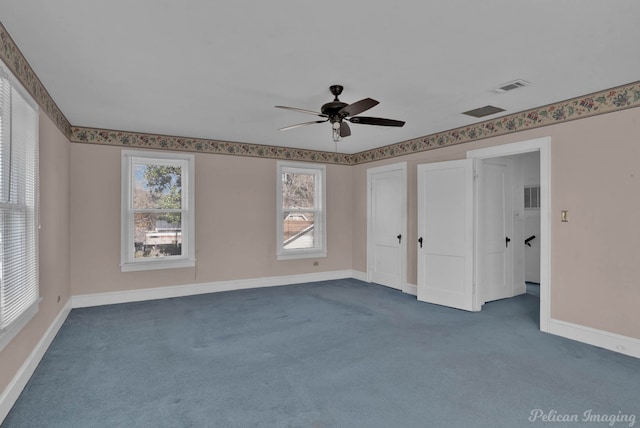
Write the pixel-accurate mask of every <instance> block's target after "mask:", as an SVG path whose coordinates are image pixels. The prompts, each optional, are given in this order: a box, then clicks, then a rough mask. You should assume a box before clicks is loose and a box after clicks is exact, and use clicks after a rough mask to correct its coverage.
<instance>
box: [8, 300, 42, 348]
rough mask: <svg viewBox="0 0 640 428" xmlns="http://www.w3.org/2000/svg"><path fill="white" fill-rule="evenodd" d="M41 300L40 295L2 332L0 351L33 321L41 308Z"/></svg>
mask: <svg viewBox="0 0 640 428" xmlns="http://www.w3.org/2000/svg"><path fill="white" fill-rule="evenodd" d="M40 301H42V298H41V297H39V298H38V300H36V302H35V303H34V304H33V305H31V307H29V309H27V310H26V311H24V313H23V314H22V315H20V317H19V318H18V319H16V320H15V321H14V322H13V324H10V325H9V327H8V328H7V329H6V330H5V331H3V332H1V333H0V351H2V350H3V349H4V347H5V346H7V345H8V344H9V342H11V340H13V338H14V337H16V336H17V335H18V333H20V331H21V330H22V329H23V328H24V327H25V326H26V325H27V324H28V323H29V321H31V319H32V318H33V317H34V316H35V315H36V314H37V313H38V309H40Z"/></svg>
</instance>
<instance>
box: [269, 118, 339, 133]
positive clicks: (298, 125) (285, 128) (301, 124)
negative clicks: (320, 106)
mask: <svg viewBox="0 0 640 428" xmlns="http://www.w3.org/2000/svg"><path fill="white" fill-rule="evenodd" d="M328 120H329V119H327V120H314V121H313V122H305V123H298V124H297V125H291V126H285V127H284V128H280V129H278V131H287V130H289V129H293V128H299V127H301V126H307V125H313V124H314V123H325V122H327V121H328Z"/></svg>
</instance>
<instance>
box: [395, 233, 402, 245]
mask: <svg viewBox="0 0 640 428" xmlns="http://www.w3.org/2000/svg"><path fill="white" fill-rule="evenodd" d="M396 238H398V244H399V243H401V242H402V235H401V234H400V235H398V236H396Z"/></svg>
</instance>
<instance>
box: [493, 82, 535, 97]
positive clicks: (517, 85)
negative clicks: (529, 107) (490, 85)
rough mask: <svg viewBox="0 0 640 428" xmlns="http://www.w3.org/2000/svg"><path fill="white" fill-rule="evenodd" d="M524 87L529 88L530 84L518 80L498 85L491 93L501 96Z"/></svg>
mask: <svg viewBox="0 0 640 428" xmlns="http://www.w3.org/2000/svg"><path fill="white" fill-rule="evenodd" d="M525 86H531V83H529V82H527V81H526V80H522V79H518V80H514V81H513V82H509V83H505V84H504V85H500V86H499V87H497V88H495V89H494V90H493V92H497V93H499V94H503V93H505V92H509V91H513V90H514V89H519V88H524V87H525Z"/></svg>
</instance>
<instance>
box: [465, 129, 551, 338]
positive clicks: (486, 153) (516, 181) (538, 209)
mask: <svg viewBox="0 0 640 428" xmlns="http://www.w3.org/2000/svg"><path fill="white" fill-rule="evenodd" d="M549 146H550V138H548V137H546V138H539V139H535V140H527V141H522V142H518V143H512V144H506V145H502V146H494V147H489V148H486V149H478V150H472V151H469V152H467V158H469V159H475V160H476V162H480V163H483V162H485V161H489V162H492V161H491V160H496V159H509V161H510V163H511V165H512V166H511V168H512V169H511V171H512V180H513V181H512V185H511V187H510V188H511V189H512V192H513V193H512V196H513V200H512V204H513V205H512V212H513V229H512V230H511V233H512V235H513V238H512V239H511V242H513V243H514V244H516V245H514V246H513V284H516V285H517V284H524V285H525V287H524V289H522V291H521V292H527V293H528V292H531V293H532V294H537V295H538V297H539V298H540V330H541V331H545V332H547V331H548V328H549V320H550V306H551V299H550V295H551V282H550V242H551V230H550V222H549V213H550V200H551V198H550V167H549V159H550V148H549ZM492 163H495V162H492ZM525 197H526V198H528V200H527V201H526V203H525ZM479 198H482V196H479ZM479 216H480V213H479V212H478V215H477V216H476V217H479ZM477 222H479V223H478V224H480V225H481V222H482V220H481V219H477ZM532 236H534V238H532ZM514 241H515V242H514ZM478 251H480V249H479V248H478V247H476V252H478ZM476 273H477V272H476ZM479 286H480V287H481V285H479ZM515 293H517V290H515V292H514V295H515ZM479 294H480V295H482V292H479ZM479 303H480V302H479ZM480 304H482V303H480Z"/></svg>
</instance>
